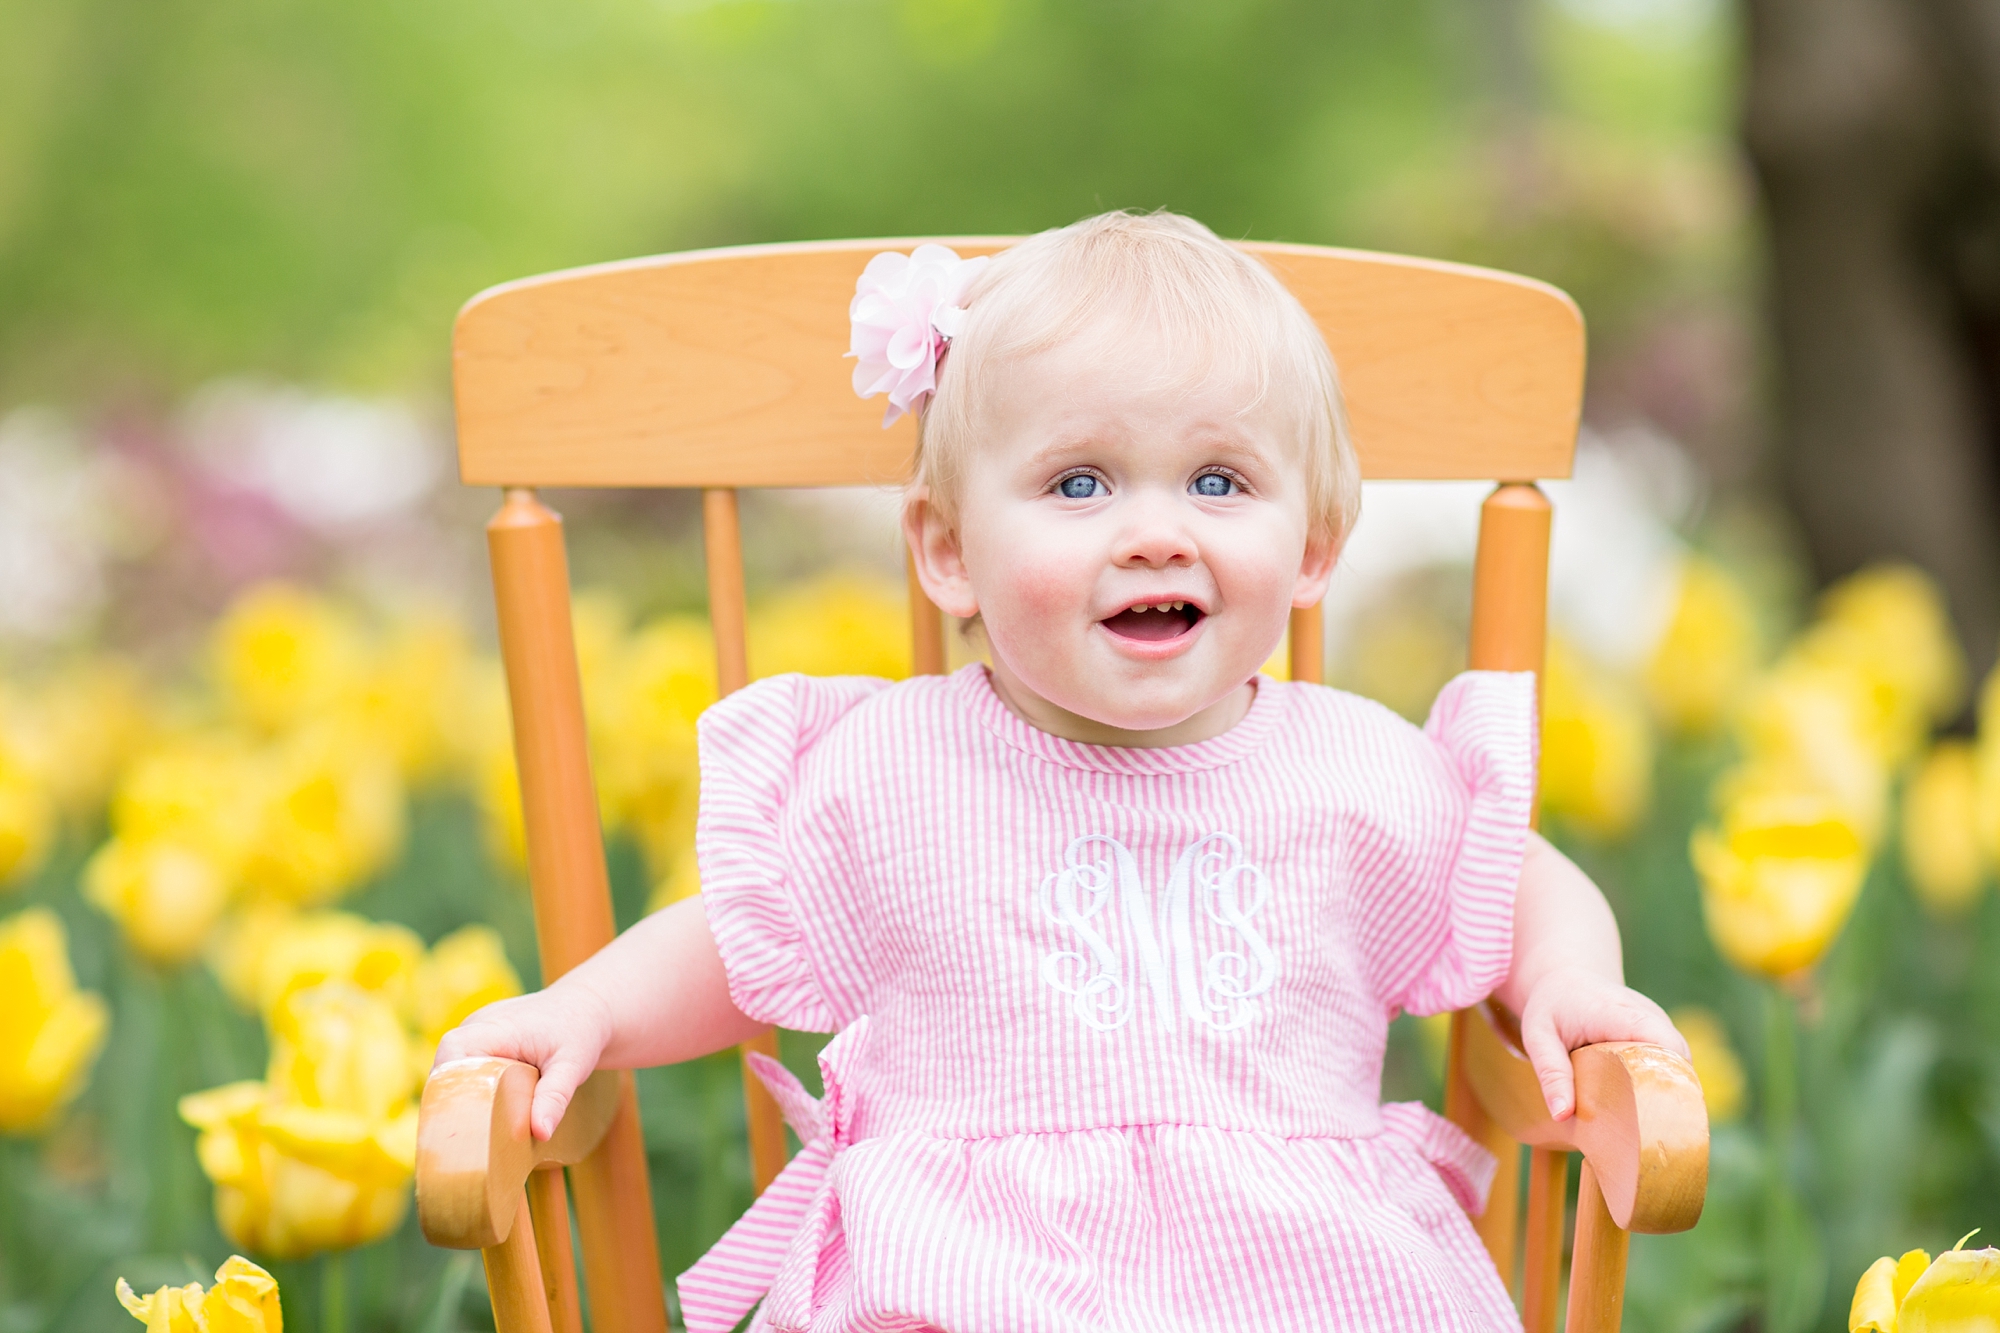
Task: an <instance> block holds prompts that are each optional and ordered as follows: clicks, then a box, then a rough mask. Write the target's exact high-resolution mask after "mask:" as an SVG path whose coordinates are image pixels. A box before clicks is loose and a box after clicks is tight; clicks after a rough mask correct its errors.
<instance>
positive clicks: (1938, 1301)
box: [1896, 1249, 2000, 1333]
mask: <svg viewBox="0 0 2000 1333" xmlns="http://www.w3.org/2000/svg"><path fill="white" fill-rule="evenodd" d="M1896 1333H2000V1250H1996V1249H1984V1250H1947V1251H1946V1252H1945V1253H1943V1254H1940V1255H1939V1256H1938V1257H1937V1259H1936V1260H1935V1261H1934V1262H1932V1264H1931V1265H1930V1267H1928V1268H1926V1269H1925V1270H1924V1272H1923V1276H1921V1277H1919V1278H1918V1279H1917V1280H1916V1281H1915V1282H1914V1283H1912V1284H1911V1286H1910V1291H1909V1295H1907V1296H1905V1297H1904V1298H1903V1304H1902V1308H1901V1309H1899V1310H1898V1311H1897V1312H1896Z"/></svg>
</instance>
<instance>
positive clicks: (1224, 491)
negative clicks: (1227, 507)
mask: <svg viewBox="0 0 2000 1333" xmlns="http://www.w3.org/2000/svg"><path fill="white" fill-rule="evenodd" d="M1188 489H1189V490H1191V491H1193V492H1194V493H1195V494H1196V495H1201V496H1206V497H1208V498H1209V499H1219V498H1220V497H1222V496H1225V495H1234V494H1235V493H1236V483H1235V482H1233V481H1231V480H1230V479H1229V478H1228V477H1227V476H1225V475H1224V474H1222V473H1220V472H1204V473H1202V474H1201V475H1200V476H1199V477H1196V478H1195V479H1194V485H1192V486H1190V487H1188Z"/></svg>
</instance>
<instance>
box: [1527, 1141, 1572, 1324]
mask: <svg viewBox="0 0 2000 1333" xmlns="http://www.w3.org/2000/svg"><path fill="white" fill-rule="evenodd" d="M1568 1202H1569V1150H1568V1149H1566V1148H1534V1149H1531V1150H1530V1151H1529V1153H1528V1227H1527V1245H1526V1247H1525V1248H1526V1250H1527V1256H1526V1262H1524V1263H1523V1264H1522V1266H1521V1326H1522V1329H1523V1333H1555V1328H1556V1306H1557V1304H1558V1298H1559V1297H1560V1295H1561V1293H1562V1270H1563V1262H1562V1260H1563V1254H1562V1245H1563V1213H1564V1211H1565V1205H1566V1204H1567V1203H1568Z"/></svg>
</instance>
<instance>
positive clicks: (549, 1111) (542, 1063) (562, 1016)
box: [431, 986, 611, 1140]
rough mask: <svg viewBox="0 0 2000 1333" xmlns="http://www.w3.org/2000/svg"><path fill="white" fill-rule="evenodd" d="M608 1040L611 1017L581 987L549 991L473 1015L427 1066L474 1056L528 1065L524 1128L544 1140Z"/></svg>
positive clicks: (441, 1045)
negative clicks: (530, 1076)
mask: <svg viewBox="0 0 2000 1333" xmlns="http://www.w3.org/2000/svg"><path fill="white" fill-rule="evenodd" d="M610 1040H611V1015H610V1013H609V1012H608V1011H607V1010H606V1009H605V1006H604V1003H603V1001H602V1000H600V999H598V998H597V997H596V996H595V994H594V993H593V992H592V991H591V990H589V989H588V988H587V987H582V986H555V987H551V988H550V989H548V990H542V991H536V992H535V993H534V994H533V995H518V996H515V997H514V998H513V999H511V1000H499V1001H496V1002H495V1003H493V1004H489V1005H487V1006H486V1007H485V1008H483V1009H478V1010H475V1011H474V1012H473V1013H472V1015H471V1017H469V1018H467V1019H466V1020H465V1021H464V1022H463V1023H460V1024H459V1025H458V1026H457V1027H455V1028H453V1029H452V1030H451V1031H449V1032H447V1033H445V1034H444V1040H443V1041H440V1042H439V1043H438V1051H437V1060H436V1061H435V1063H433V1065H432V1066H431V1067H432V1068H433V1069H435V1068H436V1067H437V1066H438V1065H441V1064H443V1063H444V1062H445V1061H447V1060H463V1059H466V1058H468V1057H470V1056H480V1055H498V1056H503V1057H505V1058H507V1059H509V1060H522V1061H525V1062H527V1063H528V1064H531V1065H534V1066H535V1067H536V1068H537V1069H540V1070H541V1071H542V1077H541V1081H540V1082H538V1083H537V1084H536V1085H535V1101H534V1105H533V1106H532V1107H531V1108H530V1109H529V1112H528V1127H529V1129H530V1131H531V1132H533V1134H534V1136H535V1137H536V1138H538V1139H543V1140H546V1139H548V1137H549V1136H550V1135H552V1134H554V1133H555V1132H556V1126H557V1125H560V1124H561V1123H562V1118H563V1112H564V1111H566V1110H568V1109H569V1102H570V1098H571V1097H573V1096H575V1095H576V1090H577V1087H578V1086H579V1085H580V1084H581V1083H582V1082H583V1081H584V1080H585V1079H587V1078H589V1077H590V1075H591V1071H593V1070H595V1069H596V1068H597V1060H598V1057H599V1056H601V1055H603V1054H604V1048H605V1046H606V1044H608V1043H609V1042H610Z"/></svg>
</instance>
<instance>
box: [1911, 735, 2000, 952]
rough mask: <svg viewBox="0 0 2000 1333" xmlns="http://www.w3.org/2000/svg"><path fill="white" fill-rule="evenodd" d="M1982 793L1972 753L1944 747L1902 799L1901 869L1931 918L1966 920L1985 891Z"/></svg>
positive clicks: (1961, 746) (1951, 744)
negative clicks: (1981, 891) (1902, 867)
mask: <svg viewBox="0 0 2000 1333" xmlns="http://www.w3.org/2000/svg"><path fill="white" fill-rule="evenodd" d="M1978 788H1979V772H1978V763H1977V760H1976V759H1975V757H1974V754H1973V749H1972V747H1971V746H1970V745H1968V744H1966V743H1965V742H1963V741H1941V742H1939V743H1938V745H1937V746H1936V748H1934V749H1933V750H1932V751H1931V753H1930V755H1929V757H1928V758H1926V759H1925V760H1924V762H1923V764H1922V766H1920V767H1919V768H1918V769H1917V771H1916V773H1915V774H1914V775H1913V776H1912V777H1911V779H1910V784H1909V788H1908V790H1906V791H1905V792H1904V793H1903V864H1904V867H1905V868H1906V869H1907V870H1908V871H1909V876H1910V887H1911V888H1913V889H1915V890H1916V894H1917V899H1918V901H1920V902H1921V903H1923V905H1924V906H1925V907H1926V908H1927V909H1928V910H1929V911H1930V912H1931V913H1932V914H1933V915H1936V916H1940V917H1957V916H1963V915H1964V914H1965V913H1966V912H1967V911H1968V910H1970V908H1971V907H1972V905H1973V903H1975V902H1976V901H1977V900H1978V897H1979V892H1980V890H1982V889H1984V888H1985V887H1986V864H1985V858H1984V857H1983V855H1982V848H1981V847H1980V835H1979V790H1978Z"/></svg>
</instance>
